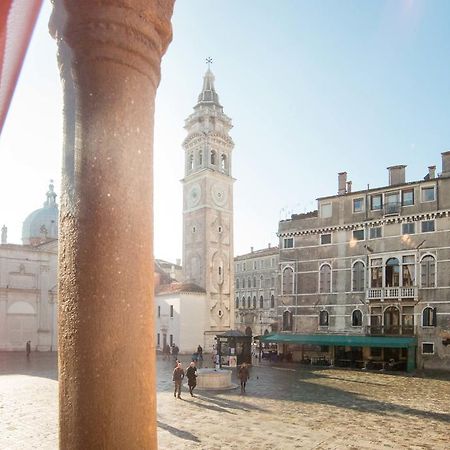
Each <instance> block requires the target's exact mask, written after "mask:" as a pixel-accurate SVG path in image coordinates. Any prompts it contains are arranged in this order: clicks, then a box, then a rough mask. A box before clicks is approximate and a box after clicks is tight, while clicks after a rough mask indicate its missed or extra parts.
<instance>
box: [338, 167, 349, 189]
mask: <svg viewBox="0 0 450 450" xmlns="http://www.w3.org/2000/svg"><path fill="white" fill-rule="evenodd" d="M346 184H347V172H339V173H338V195H344V194H345V193H346V192H347V191H346V189H345V187H346Z"/></svg>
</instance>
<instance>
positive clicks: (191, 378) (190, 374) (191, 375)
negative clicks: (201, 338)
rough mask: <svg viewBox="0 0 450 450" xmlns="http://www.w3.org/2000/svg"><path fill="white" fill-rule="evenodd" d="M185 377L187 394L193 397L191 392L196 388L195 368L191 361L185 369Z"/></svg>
mask: <svg viewBox="0 0 450 450" xmlns="http://www.w3.org/2000/svg"><path fill="white" fill-rule="evenodd" d="M186 377H187V379H188V386H189V393H190V394H191V397H193V396H194V394H193V390H194V388H195V386H197V367H195V362H194V361H192V362H191V364H190V365H189V367H188V368H187V370H186Z"/></svg>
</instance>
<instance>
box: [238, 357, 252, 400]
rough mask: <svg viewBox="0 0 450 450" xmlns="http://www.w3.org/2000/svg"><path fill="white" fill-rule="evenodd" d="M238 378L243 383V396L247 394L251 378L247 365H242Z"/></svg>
mask: <svg viewBox="0 0 450 450" xmlns="http://www.w3.org/2000/svg"><path fill="white" fill-rule="evenodd" d="M238 378H239V380H240V381H241V394H245V385H246V384H247V380H248V379H249V378H250V374H249V371H248V366H247V364H246V363H242V364H241V367H239V372H238Z"/></svg>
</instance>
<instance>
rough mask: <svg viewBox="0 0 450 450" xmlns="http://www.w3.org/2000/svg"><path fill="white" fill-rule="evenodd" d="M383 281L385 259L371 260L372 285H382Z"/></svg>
mask: <svg viewBox="0 0 450 450" xmlns="http://www.w3.org/2000/svg"><path fill="white" fill-rule="evenodd" d="M382 283H383V260H382V259H381V258H376V259H372V260H371V261H370V287H372V288H377V287H381V286H382Z"/></svg>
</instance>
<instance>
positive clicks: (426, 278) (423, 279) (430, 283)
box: [420, 255, 436, 287]
mask: <svg viewBox="0 0 450 450" xmlns="http://www.w3.org/2000/svg"><path fill="white" fill-rule="evenodd" d="M420 287H436V260H435V259H434V257H433V256H431V255H427V256H424V257H423V258H422V261H421V262H420Z"/></svg>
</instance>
